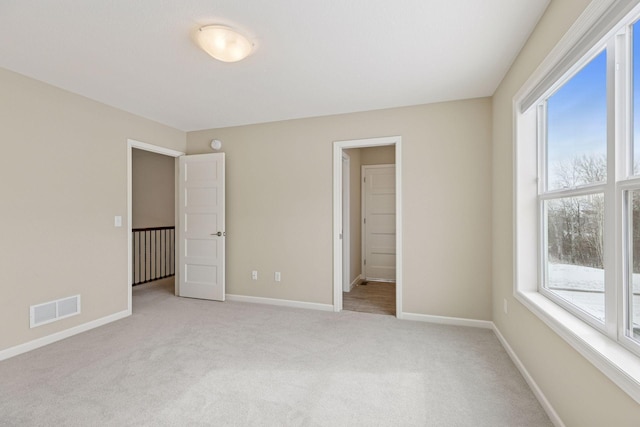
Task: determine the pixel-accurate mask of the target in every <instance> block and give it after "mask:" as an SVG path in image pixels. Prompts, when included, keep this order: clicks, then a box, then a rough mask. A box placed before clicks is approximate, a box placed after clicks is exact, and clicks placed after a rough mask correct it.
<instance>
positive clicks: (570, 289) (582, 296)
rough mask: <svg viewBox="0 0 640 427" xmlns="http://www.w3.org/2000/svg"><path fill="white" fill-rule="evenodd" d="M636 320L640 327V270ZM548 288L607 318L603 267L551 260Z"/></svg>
mask: <svg viewBox="0 0 640 427" xmlns="http://www.w3.org/2000/svg"><path fill="white" fill-rule="evenodd" d="M632 282H633V294H634V295H633V323H634V324H635V325H638V327H640V274H634V275H633V278H632ZM549 290H552V291H553V292H554V293H556V294H557V295H559V296H560V297H562V298H564V299H566V300H567V301H569V302H571V303H573V304H575V305H577V306H578V307H580V308H582V309H583V310H585V311H586V312H587V313H589V314H591V315H593V316H595V317H596V318H598V319H601V320H604V270H603V269H600V268H592V267H582V266H579V265H568V264H549Z"/></svg>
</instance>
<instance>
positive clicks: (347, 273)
mask: <svg viewBox="0 0 640 427" xmlns="http://www.w3.org/2000/svg"><path fill="white" fill-rule="evenodd" d="M342 168H343V172H344V171H345V170H346V172H347V174H346V175H344V174H343V175H344V176H343V177H342V191H343V195H342V200H343V206H342V233H341V234H342V269H343V271H342V290H343V291H345V292H349V291H351V250H350V249H351V157H350V156H349V155H348V154H347V153H345V152H344V151H343V152H342ZM345 200H346V203H344V201H345ZM345 216H346V220H345ZM345 248H347V249H348V250H346V251H345Z"/></svg>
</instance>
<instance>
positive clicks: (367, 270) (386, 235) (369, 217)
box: [362, 165, 396, 282]
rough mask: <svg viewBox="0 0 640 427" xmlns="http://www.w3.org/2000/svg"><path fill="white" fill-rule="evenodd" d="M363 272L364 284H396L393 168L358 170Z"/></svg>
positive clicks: (382, 167)
mask: <svg viewBox="0 0 640 427" xmlns="http://www.w3.org/2000/svg"><path fill="white" fill-rule="evenodd" d="M362 176H363V182H362V212H363V220H362V223H363V224H362V227H363V233H362V235H363V253H364V257H363V258H364V259H363V262H362V263H363V271H364V276H365V279H366V280H380V281H388V282H395V280H396V168H395V165H376V166H363V167H362Z"/></svg>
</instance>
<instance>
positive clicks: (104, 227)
mask: <svg viewBox="0 0 640 427" xmlns="http://www.w3.org/2000/svg"><path fill="white" fill-rule="evenodd" d="M0 93H2V96H1V97H0V117H2V126H0V140H2V141H3V145H2V146H3V150H4V153H3V155H2V156H0V171H2V177H3V179H2V180H0V194H2V212H1V216H2V221H0V236H2V237H1V241H2V244H1V245H0V260H2V261H1V263H2V268H1V270H2V280H1V281H0V288H1V292H0V293H1V294H2V298H0V350H1V349H6V348H9V347H13V346H15V345H18V344H22V343H25V342H28V341H31V340H34V339H36V338H40V337H43V336H45V335H49V334H52V333H55V332H58V331H61V330H65V329H68V328H71V327H73V326H77V325H80V324H83V323H87V322H90V321H92V320H96V319H99V318H102V317H104V316H108V315H111V314H114V313H118V312H122V311H124V310H127V299H128V292H129V291H128V286H127V282H128V278H127V226H126V224H127V138H131V139H135V140H139V141H143V142H147V143H153V144H156V145H161V146H164V147H168V148H172V149H176V150H182V151H184V150H185V134H184V132H181V131H178V130H175V129H172V128H169V127H166V126H163V125H160V124H158V123H155V122H152V121H149V120H146V119H142V118H140V117H137V116H134V115H131V114H128V113H125V112H123V111H120V110H117V109H114V108H111V107H108V106H105V105H103V104H100V103H97V102H95V101H91V100H89V99H87V98H84V97H81V96H77V95H74V94H71V93H69V92H66V91H64V90H61V89H57V88H54V87H52V86H49V85H47V84H44V83H41V82H37V81H35V80H32V79H29V78H27V77H24V76H20V75H18V74H15V73H12V72H10V71H7V70H3V69H0ZM115 215H121V216H122V217H123V227H122V228H115V227H114V216H115ZM74 294H80V295H81V296H82V313H81V314H80V315H78V316H74V317H70V318H67V319H63V320H60V321H58V322H54V323H51V324H48V325H44V326H40V327H37V328H34V329H29V306H30V305H32V304H38V303H42V302H46V301H50V300H53V299H58V298H62V297H66V296H71V295H74Z"/></svg>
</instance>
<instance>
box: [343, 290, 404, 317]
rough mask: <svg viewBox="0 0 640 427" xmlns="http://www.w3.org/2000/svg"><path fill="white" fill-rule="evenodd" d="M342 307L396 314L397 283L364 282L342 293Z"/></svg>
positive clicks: (351, 309)
mask: <svg viewBox="0 0 640 427" xmlns="http://www.w3.org/2000/svg"><path fill="white" fill-rule="evenodd" d="M342 309H343V310H349V311H359V312H362V313H375V314H389V315H391V316H395V315H396V284H395V283H387V282H362V283H361V284H359V285H358V286H356V287H354V288H353V289H352V290H351V292H343V293H342Z"/></svg>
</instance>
